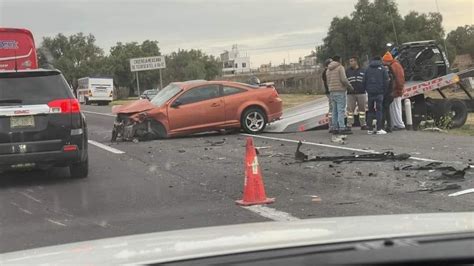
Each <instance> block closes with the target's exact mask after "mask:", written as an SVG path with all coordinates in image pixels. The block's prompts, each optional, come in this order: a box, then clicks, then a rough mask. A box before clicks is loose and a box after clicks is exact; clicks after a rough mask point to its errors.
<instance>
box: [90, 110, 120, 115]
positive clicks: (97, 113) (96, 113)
mask: <svg viewBox="0 0 474 266" xmlns="http://www.w3.org/2000/svg"><path fill="white" fill-rule="evenodd" d="M82 112H83V113H86V114H95V115H103V116H111V117H116V115H114V114H106V113H99V112H92V111H85V110H82Z"/></svg>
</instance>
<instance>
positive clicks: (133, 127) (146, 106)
mask: <svg viewBox="0 0 474 266" xmlns="http://www.w3.org/2000/svg"><path fill="white" fill-rule="evenodd" d="M112 112H113V113H115V114H117V119H116V122H115V124H114V129H113V132H112V141H115V140H116V139H117V138H121V139H123V140H131V139H133V138H138V139H153V138H166V137H172V136H179V135H187V134H193V133H198V132H206V131H215V130H221V129H240V128H242V129H243V130H244V131H245V132H247V133H250V134H258V133H261V132H262V131H263V130H264V129H265V126H266V125H267V123H270V122H272V121H275V120H277V119H279V118H280V116H281V115H282V100H281V99H280V97H279V95H278V92H277V91H276V89H275V87H273V84H261V85H259V86H251V85H248V84H243V83H237V82H230V81H204V80H195V81H187V82H177V83H171V84H169V85H168V86H166V87H165V88H164V89H162V90H160V92H159V93H158V94H157V95H156V96H155V97H154V98H153V99H152V100H151V102H150V101H148V100H138V101H135V102H132V103H130V104H128V105H125V106H114V107H113V109H112Z"/></svg>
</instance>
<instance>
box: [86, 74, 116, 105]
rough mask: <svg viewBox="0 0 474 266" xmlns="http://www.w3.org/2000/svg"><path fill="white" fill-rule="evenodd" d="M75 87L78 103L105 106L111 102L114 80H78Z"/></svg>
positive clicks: (87, 78)
mask: <svg viewBox="0 0 474 266" xmlns="http://www.w3.org/2000/svg"><path fill="white" fill-rule="evenodd" d="M77 85H78V86H77V99H78V100H79V102H80V103H84V104H86V105H87V104H91V103H97V104H98V105H107V104H109V103H110V102H111V101H112V100H113V96H114V80H113V79H111V78H89V77H85V78H80V79H78V80H77Z"/></svg>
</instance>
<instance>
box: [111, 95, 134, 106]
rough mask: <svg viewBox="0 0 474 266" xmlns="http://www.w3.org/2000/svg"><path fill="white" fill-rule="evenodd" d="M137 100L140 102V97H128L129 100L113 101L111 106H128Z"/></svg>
mask: <svg viewBox="0 0 474 266" xmlns="http://www.w3.org/2000/svg"><path fill="white" fill-rule="evenodd" d="M136 100H138V97H128V98H127V99H120V100H115V101H112V102H111V103H110V104H109V105H122V104H126V103H129V102H133V101H136Z"/></svg>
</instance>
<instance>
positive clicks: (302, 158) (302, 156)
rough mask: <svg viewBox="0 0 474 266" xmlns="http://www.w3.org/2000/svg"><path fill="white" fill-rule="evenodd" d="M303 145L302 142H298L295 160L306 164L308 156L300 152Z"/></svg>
mask: <svg viewBox="0 0 474 266" xmlns="http://www.w3.org/2000/svg"><path fill="white" fill-rule="evenodd" d="M302 145H303V143H302V142H301V140H300V141H299V142H298V146H297V147H296V152H295V160H296V161H298V162H304V161H307V160H308V155H306V154H304V153H303V152H301V151H300V148H301V146H302Z"/></svg>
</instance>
